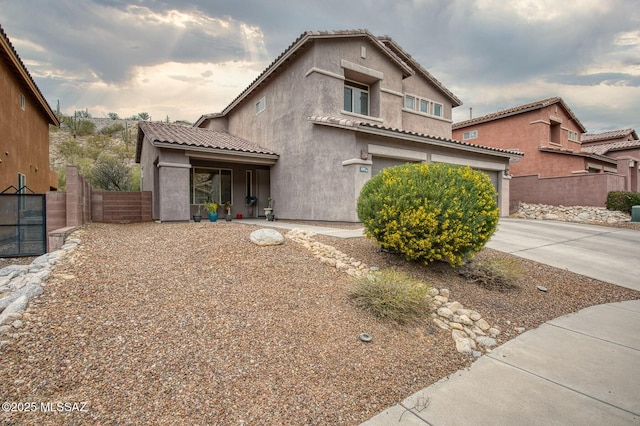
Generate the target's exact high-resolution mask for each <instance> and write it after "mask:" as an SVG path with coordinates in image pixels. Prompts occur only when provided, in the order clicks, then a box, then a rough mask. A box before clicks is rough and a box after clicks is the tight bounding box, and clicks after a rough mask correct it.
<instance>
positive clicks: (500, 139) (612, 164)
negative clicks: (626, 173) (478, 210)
mask: <svg viewBox="0 0 640 426" xmlns="http://www.w3.org/2000/svg"><path fill="white" fill-rule="evenodd" d="M584 132H585V128H584V126H583V125H582V123H581V122H580V120H578V118H577V117H576V116H575V114H574V113H573V111H571V109H570V108H569V107H568V106H567V104H566V103H565V102H564V101H563V100H562V98H559V97H554V98H548V99H543V100H540V101H535V102H531V103H528V104H525V105H520V106H517V107H514V108H509V109H506V110H502V111H498V112H495V113H492V114H488V115H484V116H481V117H476V118H471V119H469V120H465V121H462V122H459V123H454V124H453V137H454V138H456V139H460V140H462V141H464V142H474V143H478V144H481V145H489V146H493V147H496V148H502V149H509V150H518V151H520V152H522V153H524V154H525V155H524V158H523V159H522V160H521V161H519V162H517V163H515V164H512V165H511V168H510V170H511V175H512V176H513V179H512V181H511V185H510V190H511V193H510V195H509V196H510V199H511V201H512V202H518V201H523V202H528V203H543V204H552V205H558V204H564V205H594V206H604V203H605V200H606V197H607V193H608V192H609V191H612V190H624V189H625V185H626V181H627V180H626V179H625V178H624V177H623V176H622V175H619V174H618V171H619V165H618V163H619V161H618V160H617V159H616V158H613V157H610V156H606V155H603V154H601V153H597V152H596V151H589V150H584V149H583V146H582V141H581V137H582V134H583V133H584ZM512 208H513V206H512Z"/></svg>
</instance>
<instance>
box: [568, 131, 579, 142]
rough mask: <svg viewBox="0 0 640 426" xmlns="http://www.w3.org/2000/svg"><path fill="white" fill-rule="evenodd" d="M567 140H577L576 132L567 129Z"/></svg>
mask: <svg viewBox="0 0 640 426" xmlns="http://www.w3.org/2000/svg"><path fill="white" fill-rule="evenodd" d="M569 140H570V141H572V142H578V132H574V131H572V130H569Z"/></svg>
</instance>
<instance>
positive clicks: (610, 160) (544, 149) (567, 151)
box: [538, 146, 617, 164]
mask: <svg viewBox="0 0 640 426" xmlns="http://www.w3.org/2000/svg"><path fill="white" fill-rule="evenodd" d="M538 151H540V152H550V153H554V154H564V155H573V156H575V157H585V158H591V159H593V160H598V161H604V162H607V163H611V164H616V163H617V160H616V159H615V158H611V157H607V156H606V155H600V154H598V153H594V152H585V151H584V150H582V151H573V150H570V149H563V148H552V147H548V146H541V147H538Z"/></svg>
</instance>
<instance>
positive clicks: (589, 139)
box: [582, 129, 640, 192]
mask: <svg viewBox="0 0 640 426" xmlns="http://www.w3.org/2000/svg"><path fill="white" fill-rule="evenodd" d="M582 151H583V152H588V153H591V154H598V155H606V156H607V157H611V158H615V159H616V160H618V173H620V174H622V175H625V176H626V177H627V179H628V182H629V185H628V188H627V190H629V191H635V192H638V191H639V190H640V140H638V134H637V133H636V131H635V130H634V129H623V130H612V131H609V132H604V133H596V134H589V133H586V134H584V135H582ZM621 160H622V161H621Z"/></svg>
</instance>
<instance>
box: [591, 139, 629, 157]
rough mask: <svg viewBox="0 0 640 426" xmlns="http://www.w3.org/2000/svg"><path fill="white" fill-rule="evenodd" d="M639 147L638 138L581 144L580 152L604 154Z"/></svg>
mask: <svg viewBox="0 0 640 426" xmlns="http://www.w3.org/2000/svg"><path fill="white" fill-rule="evenodd" d="M638 148H640V140H633V141H620V142H610V143H598V144H592V145H587V146H584V145H583V146H582V152H589V153H592V154H598V155H606V154H607V153H608V152H610V151H624V150H626V149H638Z"/></svg>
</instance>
